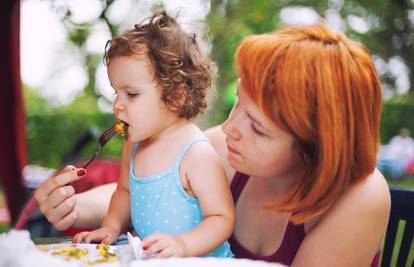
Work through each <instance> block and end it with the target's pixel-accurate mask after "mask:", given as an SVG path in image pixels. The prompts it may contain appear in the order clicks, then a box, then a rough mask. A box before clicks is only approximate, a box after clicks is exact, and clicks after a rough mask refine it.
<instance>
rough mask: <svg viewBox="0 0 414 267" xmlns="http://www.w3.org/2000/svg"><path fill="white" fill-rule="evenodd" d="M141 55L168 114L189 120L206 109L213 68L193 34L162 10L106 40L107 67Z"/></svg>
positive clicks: (105, 59)
mask: <svg viewBox="0 0 414 267" xmlns="http://www.w3.org/2000/svg"><path fill="white" fill-rule="evenodd" d="M142 54H146V55H147V56H148V58H149V59H150V61H151V64H152V67H153V68H154V76H155V79H156V81H157V83H158V84H159V85H160V86H161V87H162V90H163V93H162V100H163V101H164V102H165V104H166V106H167V107H168V108H169V109H170V110H171V111H173V112H177V113H178V115H179V116H180V117H183V118H184V117H185V118H187V119H191V118H194V117H196V116H197V115H199V114H200V113H202V112H203V111H204V110H205V108H206V106H207V99H206V95H207V90H208V89H209V88H210V87H211V86H212V82H213V79H214V76H215V74H216V65H215V64H214V62H213V61H212V60H211V59H210V58H209V57H208V56H207V55H205V54H204V53H203V52H202V51H201V47H200V46H199V44H198V42H197V38H196V35H195V34H188V33H187V32H185V31H184V30H183V29H182V28H181V27H180V25H179V24H178V23H177V21H176V19H175V18H173V17H171V16H170V15H168V14H167V13H166V12H165V11H159V12H155V13H154V14H153V15H152V16H151V17H148V18H146V19H144V20H143V21H142V22H141V23H139V24H136V25H135V27H134V28H133V29H130V30H127V31H125V32H123V33H121V34H120V35H117V36H114V37H113V38H112V39H111V40H109V41H108V42H107V43H106V45H105V55H104V61H105V64H106V65H108V64H109V63H110V59H111V58H113V57H116V56H134V55H142Z"/></svg>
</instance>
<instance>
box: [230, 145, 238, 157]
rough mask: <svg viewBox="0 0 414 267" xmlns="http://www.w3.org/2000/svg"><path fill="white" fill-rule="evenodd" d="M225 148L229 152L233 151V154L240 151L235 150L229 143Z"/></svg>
mask: <svg viewBox="0 0 414 267" xmlns="http://www.w3.org/2000/svg"><path fill="white" fill-rule="evenodd" d="M227 150H228V151H229V152H231V153H234V154H238V155H240V153H239V152H238V151H237V150H235V149H234V148H232V147H231V146H229V145H227Z"/></svg>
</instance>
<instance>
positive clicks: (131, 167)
mask: <svg viewBox="0 0 414 267" xmlns="http://www.w3.org/2000/svg"><path fill="white" fill-rule="evenodd" d="M138 146H139V142H137V143H135V145H134V149H133V150H132V154H131V158H130V160H129V169H130V171H132V170H134V158H135V154H136V153H137V149H138Z"/></svg>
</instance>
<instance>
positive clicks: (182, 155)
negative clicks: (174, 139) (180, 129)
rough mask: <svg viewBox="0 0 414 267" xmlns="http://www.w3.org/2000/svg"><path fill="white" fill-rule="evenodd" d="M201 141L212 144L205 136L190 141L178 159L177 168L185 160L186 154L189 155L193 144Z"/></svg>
mask: <svg viewBox="0 0 414 267" xmlns="http://www.w3.org/2000/svg"><path fill="white" fill-rule="evenodd" d="M199 141H206V142H209V143H210V140H209V139H208V138H207V137H205V136H201V137H200V136H197V137H193V138H191V139H190V141H188V142H187V144H185V146H184V148H183V150H182V151H181V153H180V155H179V156H178V159H177V162H176V163H177V164H176V165H177V167H178V166H180V163H181V161H182V160H183V158H184V156H185V154H186V153H187V150H188V149H189V148H190V146H191V145H192V144H194V143H196V142H199Z"/></svg>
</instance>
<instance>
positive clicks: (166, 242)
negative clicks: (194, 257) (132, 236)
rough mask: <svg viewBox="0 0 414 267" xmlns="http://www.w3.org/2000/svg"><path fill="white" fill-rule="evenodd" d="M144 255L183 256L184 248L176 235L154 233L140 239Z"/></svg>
mask: <svg viewBox="0 0 414 267" xmlns="http://www.w3.org/2000/svg"><path fill="white" fill-rule="evenodd" d="M142 247H143V248H144V257H150V256H151V255H153V254H156V255H155V257H156V258H169V257H184V256H186V255H185V254H186V253H185V252H186V248H185V244H184V242H183V241H182V240H181V238H180V237H178V236H171V235H167V234H162V233H155V234H152V235H150V236H149V237H147V238H145V239H144V240H143V241H142Z"/></svg>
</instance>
